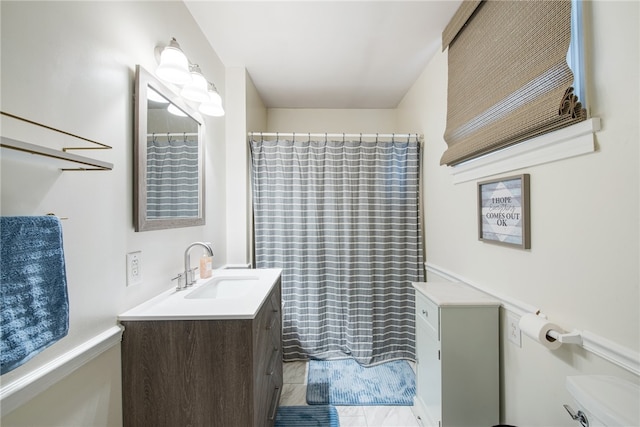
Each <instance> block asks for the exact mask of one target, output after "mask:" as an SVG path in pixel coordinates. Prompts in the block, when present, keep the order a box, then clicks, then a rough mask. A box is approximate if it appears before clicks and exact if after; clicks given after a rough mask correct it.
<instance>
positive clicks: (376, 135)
mask: <svg viewBox="0 0 640 427" xmlns="http://www.w3.org/2000/svg"><path fill="white" fill-rule="evenodd" d="M377 143H378V132H376V144H377Z"/></svg>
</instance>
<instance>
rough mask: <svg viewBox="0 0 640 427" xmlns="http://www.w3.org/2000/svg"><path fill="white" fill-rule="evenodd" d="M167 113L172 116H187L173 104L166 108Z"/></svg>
mask: <svg viewBox="0 0 640 427" xmlns="http://www.w3.org/2000/svg"><path fill="white" fill-rule="evenodd" d="M167 111H168V112H170V113H171V114H173V115H174V116H180V117H187V114H186V113H185V112H184V111H182V110H181V109H179V108H178V107H176V106H175V105H174V104H169V106H168V107H167Z"/></svg>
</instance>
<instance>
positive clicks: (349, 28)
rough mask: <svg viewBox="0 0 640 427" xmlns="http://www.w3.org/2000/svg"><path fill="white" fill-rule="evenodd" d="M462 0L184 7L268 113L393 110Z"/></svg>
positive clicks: (190, 3) (197, 3)
mask: <svg viewBox="0 0 640 427" xmlns="http://www.w3.org/2000/svg"><path fill="white" fill-rule="evenodd" d="M460 3H461V1H460V0H445V1H436V0H424V1H345V0H343V1H307V0H298V1H242V0H236V1H202V0H185V4H186V6H187V8H188V9H189V10H190V12H191V14H192V15H193V17H194V19H195V20H196V22H197V23H198V25H199V26H200V28H201V29H202V32H203V33H204V35H205V36H206V37H207V39H208V40H209V42H210V43H211V46H212V47H213V49H214V50H215V51H216V53H217V54H218V56H219V57H220V59H221V61H222V62H223V64H224V65H225V66H226V67H245V68H246V69H247V72H248V73H249V75H250V76H251V79H252V80H253V82H254V84H255V86H256V88H257V90H258V92H259V93H260V96H261V97H262V100H263V102H264V103H265V106H266V107H267V108H333V109H336V108H363V109H366V108H395V107H396V106H397V105H398V103H399V102H400V100H401V99H402V97H403V96H404V95H405V93H406V92H407V90H408V89H409V88H410V87H411V85H412V84H413V83H414V82H415V81H416V79H417V78H418V77H419V75H420V73H421V72H422V70H423V69H424V67H425V66H426V64H427V63H428V62H429V60H430V59H431V57H432V56H433V55H434V54H435V53H436V52H437V51H438V50H439V49H440V36H441V34H442V30H443V29H444V27H445V26H446V25H447V23H448V22H449V19H450V18H451V16H452V15H453V13H454V12H455V11H456V9H457V8H458V6H459V4H460Z"/></svg>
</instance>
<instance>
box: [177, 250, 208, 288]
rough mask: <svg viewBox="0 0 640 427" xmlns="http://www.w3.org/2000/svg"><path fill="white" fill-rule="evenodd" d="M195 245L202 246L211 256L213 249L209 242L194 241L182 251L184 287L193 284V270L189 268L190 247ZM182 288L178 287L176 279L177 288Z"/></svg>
mask: <svg viewBox="0 0 640 427" xmlns="http://www.w3.org/2000/svg"><path fill="white" fill-rule="evenodd" d="M195 246H201V247H203V248H204V249H205V250H206V251H207V253H208V254H209V256H213V249H211V246H210V243H204V242H194V243H192V244H190V245H189V246H188V247H187V249H186V250H185V251H184V287H187V286H191V285H193V284H194V282H195V279H194V270H195V269H193V268H191V249H192V248H194V247H195ZM179 289H182V288H181V287H180V281H179V280H178V290H179Z"/></svg>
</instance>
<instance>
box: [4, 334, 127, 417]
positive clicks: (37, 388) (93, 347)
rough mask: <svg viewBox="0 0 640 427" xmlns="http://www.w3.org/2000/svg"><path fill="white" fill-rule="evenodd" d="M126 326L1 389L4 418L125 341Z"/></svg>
mask: <svg viewBox="0 0 640 427" xmlns="http://www.w3.org/2000/svg"><path fill="white" fill-rule="evenodd" d="M123 331H124V328H122V326H119V325H118V326H114V327H112V328H109V329H107V330H106V331H104V332H102V333H100V334H98V335H96V336H95V337H93V338H91V339H89V340H87V341H85V342H83V343H82V344H80V345H78V346H77V347H75V348H73V349H71V350H69V351H68V352H66V353H64V354H62V355H60V356H59V357H57V358H55V359H53V360H52V361H50V362H48V363H46V364H45V365H43V366H41V367H39V368H37V369H34V370H33V371H31V372H28V373H27V374H25V375H23V376H21V377H19V378H16V379H15V380H13V381H10V382H8V383H6V384H5V383H3V384H2V385H1V386H0V404H1V406H2V416H5V415H7V414H8V413H10V412H12V411H13V410H15V409H16V408H18V407H20V406H22V405H23V404H25V403H26V402H28V401H29V400H31V399H33V398H34V397H35V396H37V395H38V394H40V393H42V392H43V391H45V390H46V389H47V388H49V387H51V386H52V385H53V384H55V383H56V382H58V381H60V380H61V379H63V378H64V377H66V376H67V375H69V374H71V373H72V372H73V371H75V370H76V369H78V368H80V367H81V366H82V365H85V364H86V363H88V362H90V361H91V360H93V359H95V358H96V357H97V356H99V355H100V354H102V353H104V352H105V351H107V350H109V349H110V348H111V347H113V346H115V345H117V344H118V343H120V341H122V332H123Z"/></svg>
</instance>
